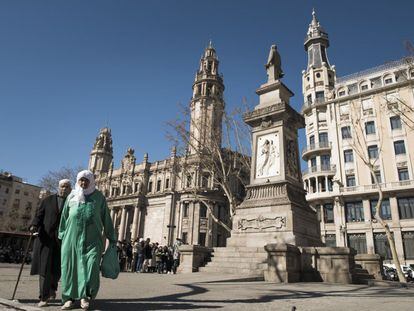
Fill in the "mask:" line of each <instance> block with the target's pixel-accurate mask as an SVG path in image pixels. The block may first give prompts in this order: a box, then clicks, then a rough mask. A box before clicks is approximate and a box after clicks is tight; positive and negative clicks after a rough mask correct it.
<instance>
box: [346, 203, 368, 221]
mask: <svg viewBox="0 0 414 311" xmlns="http://www.w3.org/2000/svg"><path fill="white" fill-rule="evenodd" d="M345 214H346V221H347V222H355V221H364V207H363V206H362V201H356V202H347V203H345Z"/></svg>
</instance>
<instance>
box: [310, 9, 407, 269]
mask: <svg viewBox="0 0 414 311" xmlns="http://www.w3.org/2000/svg"><path fill="white" fill-rule="evenodd" d="M304 45H305V50H306V52H307V54H308V65H307V69H306V70H304V71H303V72H302V77H303V96H304V105H303V108H302V114H303V116H304V117H305V122H306V141H307V146H306V147H305V148H304V149H303V151H302V158H303V160H304V161H306V162H307V164H308V165H307V169H306V170H305V171H304V172H303V182H304V187H305V189H306V190H307V196H306V199H307V200H308V202H309V203H310V204H311V205H312V206H313V207H314V208H316V209H317V211H318V213H319V217H320V224H321V234H322V239H323V241H324V242H325V243H326V244H327V245H329V246H335V245H336V246H350V247H353V248H355V249H356V250H357V251H358V252H359V253H378V254H381V255H383V256H384V257H385V259H386V262H387V260H389V259H390V258H391V254H390V251H389V247H388V242H387V240H386V236H385V233H384V230H383V229H382V227H381V226H380V224H378V223H377V222H376V220H375V219H374V217H373V208H374V209H375V204H376V200H377V199H378V193H377V188H376V186H375V185H373V184H374V182H373V180H372V178H371V175H370V171H369V169H368V167H367V165H365V164H364V163H363V161H361V159H360V157H358V155H357V150H356V147H355V146H357V145H358V144H359V142H361V145H362V146H364V148H365V150H364V154H365V155H366V156H367V157H369V158H370V159H377V160H376V161H375V174H376V176H377V178H378V180H379V182H380V184H381V188H382V190H383V191H384V195H385V198H384V201H383V203H382V208H381V212H380V214H381V215H382V218H383V219H385V220H386V222H387V224H388V226H389V227H390V229H391V231H392V232H393V235H394V239H395V242H396V247H397V252H398V254H399V257H400V260H401V263H414V170H413V160H414V130H413V123H412V120H414V113H413V109H414V66H413V65H414V63H413V60H412V59H410V58H407V59H401V60H398V61H394V62H390V63H386V64H384V65H380V66H378V67H376V68H371V69H368V70H365V71H362V72H358V73H355V74H351V75H348V76H344V77H337V75H336V70H335V66H332V65H331V64H330V63H329V60H328V56H327V48H328V47H329V40H328V34H327V33H326V32H325V31H324V30H323V28H322V27H321V26H320V24H319V22H318V21H317V19H316V16H315V13H313V19H312V22H311V24H310V25H309V30H308V33H307V36H306V39H305V44H304ZM410 120H411V121H410ZM359 127H361V128H362V129H363V130H362V131H358V128H359ZM361 145H360V146H361Z"/></svg>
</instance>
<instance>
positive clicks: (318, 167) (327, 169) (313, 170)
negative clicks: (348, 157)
mask: <svg viewBox="0 0 414 311" xmlns="http://www.w3.org/2000/svg"><path fill="white" fill-rule="evenodd" d="M318 172H321V173H322V172H330V173H335V172H336V165H328V164H326V165H316V166H312V167H310V168H308V169H306V170H304V171H302V175H308V174H312V173H318Z"/></svg>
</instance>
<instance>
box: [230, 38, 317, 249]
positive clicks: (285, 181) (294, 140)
mask: <svg viewBox="0 0 414 311" xmlns="http://www.w3.org/2000/svg"><path fill="white" fill-rule="evenodd" d="M265 68H266V71H267V76H268V81H267V83H265V84H263V85H261V86H260V87H259V89H257V90H256V93H257V94H258V95H259V104H258V105H257V106H256V107H255V109H254V110H253V111H251V112H249V113H247V114H245V116H244V121H245V122H246V123H247V124H248V125H249V126H251V128H252V162H251V163H252V165H251V171H250V185H248V186H247V195H246V198H245V200H244V202H243V203H242V204H241V205H239V206H238V208H237V210H236V215H235V216H234V218H233V230H232V233H231V237H230V238H229V239H228V240H227V245H228V246H241V247H242V246H244V247H250V246H252V247H253V246H254V247H264V246H265V245H266V244H269V243H279V244H280V243H285V244H286V243H288V244H292V245H295V246H320V245H321V240H320V232H319V223H318V220H317V216H316V212H315V211H314V210H312V209H311V208H310V207H309V205H308V204H307V202H306V200H305V191H304V189H303V183H302V177H301V172H300V165H299V150H298V137H297V132H298V129H299V128H303V127H304V118H303V117H302V116H301V115H300V114H299V113H298V112H296V111H295V110H294V109H293V108H292V107H291V106H290V104H289V98H290V97H292V96H293V93H292V92H291V91H290V90H289V89H288V88H287V87H286V86H285V85H284V84H283V82H282V81H281V78H282V77H283V71H282V68H281V59H280V55H279V53H278V51H277V48H276V46H275V45H272V46H271V48H270V53H269V57H268V61H267V64H266V65H265Z"/></svg>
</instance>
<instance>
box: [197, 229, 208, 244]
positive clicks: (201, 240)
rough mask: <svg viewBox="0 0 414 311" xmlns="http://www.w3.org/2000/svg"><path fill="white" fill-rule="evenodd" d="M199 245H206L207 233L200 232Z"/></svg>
mask: <svg viewBox="0 0 414 311" xmlns="http://www.w3.org/2000/svg"><path fill="white" fill-rule="evenodd" d="M198 245H201V246H205V245H206V233H205V232H200V233H199V234H198Z"/></svg>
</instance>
